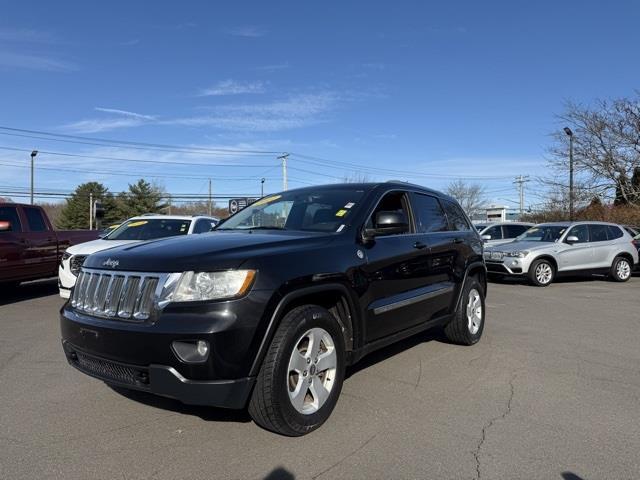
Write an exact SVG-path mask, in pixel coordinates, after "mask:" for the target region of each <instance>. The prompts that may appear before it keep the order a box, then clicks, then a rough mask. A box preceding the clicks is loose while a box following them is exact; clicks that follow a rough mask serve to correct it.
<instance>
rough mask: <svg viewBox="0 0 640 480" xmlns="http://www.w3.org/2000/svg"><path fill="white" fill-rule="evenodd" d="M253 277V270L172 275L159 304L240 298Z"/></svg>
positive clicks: (247, 288)
mask: <svg viewBox="0 0 640 480" xmlns="http://www.w3.org/2000/svg"><path fill="white" fill-rule="evenodd" d="M255 275H256V272H255V270H228V271H225V272H184V273H178V274H172V275H171V276H170V277H169V279H168V280H167V282H166V284H165V285H164V289H163V292H162V298H161V300H160V303H161V305H162V304H165V305H166V304H167V303H169V302H198V301H203V300H221V299H228V298H236V297H240V296H242V295H244V294H245V293H246V292H247V290H249V287H251V284H252V283H253V279H254V278H255Z"/></svg>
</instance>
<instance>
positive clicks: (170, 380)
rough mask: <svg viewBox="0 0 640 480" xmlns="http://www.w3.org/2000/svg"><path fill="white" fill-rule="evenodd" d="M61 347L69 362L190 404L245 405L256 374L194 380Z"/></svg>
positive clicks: (67, 345)
mask: <svg viewBox="0 0 640 480" xmlns="http://www.w3.org/2000/svg"><path fill="white" fill-rule="evenodd" d="M62 348H63V349H64V353H65V355H66V357H67V361H68V362H69V364H70V365H71V366H73V367H75V368H77V369H78V370H80V371H81V372H83V373H85V374H87V375H90V376H92V377H95V378H97V379H100V380H103V381H104V382H106V383H108V384H110V385H117V386H121V387H125V388H131V389H134V390H141V391H145V392H149V393H153V394H155V395H161V396H163V397H169V398H173V399H176V400H179V401H180V402H182V403H186V404H189V405H206V406H215V407H223V408H235V409H240V408H244V406H245V405H246V403H247V400H248V398H249V395H250V393H251V390H252V388H253V385H254V383H255V378H251V377H246V378H240V379H235V380H214V381H195V380H188V379H186V378H184V377H183V376H182V375H180V373H179V372H178V371H177V370H176V369H175V368H173V367H169V366H166V365H155V364H151V365H148V366H139V365H130V364H126V363H122V362H116V361H113V360H108V359H106V358H101V357H97V356H94V355H91V354H89V353H87V352H83V351H82V350H80V349H78V348H77V347H76V346H75V345H72V344H71V343H69V342H67V341H64V340H63V342H62Z"/></svg>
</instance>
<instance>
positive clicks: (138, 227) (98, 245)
mask: <svg viewBox="0 0 640 480" xmlns="http://www.w3.org/2000/svg"><path fill="white" fill-rule="evenodd" d="M218 222H219V219H217V218H215V217H192V216H188V215H186V216H185V215H182V216H180V215H143V216H140V217H133V218H130V219H129V220H127V221H126V222H123V223H122V224H120V225H118V226H117V227H115V228H114V229H113V230H111V232H110V233H108V234H106V235H105V236H103V237H102V238H99V239H98V240H94V241H92V242H87V243H82V244H80V245H75V246H73V247H71V248H68V249H67V250H66V251H65V252H64V254H63V255H62V260H61V262H60V267H59V268H58V287H59V290H60V296H61V297H62V298H69V293H70V292H71V289H72V288H73V286H74V285H75V284H76V279H77V277H78V273H79V272H80V268H81V267H82V264H83V262H84V261H85V259H86V258H87V257H88V256H89V255H91V254H93V253H96V252H100V251H102V250H107V249H109V248H113V247H118V246H120V245H127V244H130V243H138V242H143V241H146V240H154V239H158V238H165V237H173V236H177V235H189V234H193V233H206V232H210V231H211V230H212V229H213V228H214V227H215V226H216V225H217V223H218Z"/></svg>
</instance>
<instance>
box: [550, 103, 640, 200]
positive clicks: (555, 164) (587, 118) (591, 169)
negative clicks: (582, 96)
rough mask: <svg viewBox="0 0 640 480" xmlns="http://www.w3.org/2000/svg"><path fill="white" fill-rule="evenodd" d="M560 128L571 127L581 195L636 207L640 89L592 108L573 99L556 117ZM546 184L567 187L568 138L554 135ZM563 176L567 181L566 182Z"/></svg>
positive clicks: (638, 164) (560, 134) (638, 192)
mask: <svg viewBox="0 0 640 480" xmlns="http://www.w3.org/2000/svg"><path fill="white" fill-rule="evenodd" d="M558 120H559V121H560V122H561V125H562V126H568V127H570V128H571V130H572V131H573V142H574V171H575V176H576V180H577V183H578V188H577V189H576V192H577V193H578V196H580V190H583V191H584V193H585V196H586V197H587V198H591V197H593V195H600V196H602V197H603V198H609V199H611V198H616V203H619V204H629V205H637V206H640V188H639V187H638V182H635V185H634V182H633V181H632V177H633V175H634V172H635V171H636V169H637V168H638V167H640V93H636V95H635V97H633V98H622V99H618V100H612V101H608V100H600V101H598V102H596V103H595V104H594V105H593V106H584V105H581V104H578V103H574V102H568V103H567V104H566V105H565V111H564V113H562V114H561V115H558ZM553 137H554V139H555V144H554V145H553V147H552V148H551V149H550V153H551V159H550V161H549V166H550V167H551V169H552V172H553V173H552V176H551V177H550V178H546V179H543V182H544V183H546V184H547V185H551V186H555V187H558V188H561V189H566V188H567V184H568V177H569V175H568V172H569V155H568V152H569V137H568V136H567V135H566V134H565V133H564V132H563V131H562V130H559V131H558V132H557V133H555V134H554V135H553ZM565 178H566V179H567V180H565Z"/></svg>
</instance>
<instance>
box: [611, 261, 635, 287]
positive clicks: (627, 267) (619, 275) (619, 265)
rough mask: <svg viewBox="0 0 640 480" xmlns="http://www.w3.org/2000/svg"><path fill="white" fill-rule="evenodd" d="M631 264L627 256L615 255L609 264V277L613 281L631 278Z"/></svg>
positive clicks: (624, 280) (623, 280)
mask: <svg viewBox="0 0 640 480" xmlns="http://www.w3.org/2000/svg"><path fill="white" fill-rule="evenodd" d="M632 271H633V266H632V264H631V262H630V261H629V259H628V258H626V257H616V258H614V259H613V264H611V270H610V271H609V277H611V279H612V280H613V281H615V282H626V281H628V280H629V279H630V278H631V274H632Z"/></svg>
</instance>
